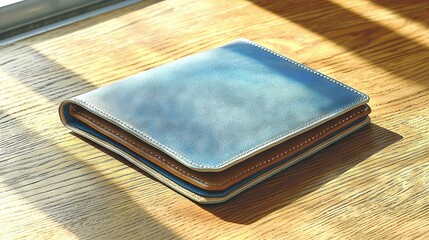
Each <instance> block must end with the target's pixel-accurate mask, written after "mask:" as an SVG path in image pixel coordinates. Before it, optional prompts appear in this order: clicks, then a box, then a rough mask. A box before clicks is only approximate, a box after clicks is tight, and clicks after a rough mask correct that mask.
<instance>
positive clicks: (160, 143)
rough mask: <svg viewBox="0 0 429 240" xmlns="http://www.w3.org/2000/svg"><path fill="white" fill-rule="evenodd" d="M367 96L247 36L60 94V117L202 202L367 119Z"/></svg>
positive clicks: (244, 185) (248, 183)
mask: <svg viewBox="0 0 429 240" xmlns="http://www.w3.org/2000/svg"><path fill="white" fill-rule="evenodd" d="M368 100H369V97H368V96H367V95H365V94H363V93H361V92H359V91H357V90H355V89H353V88H351V87H349V86H346V85H345V84H343V83H340V82H338V81H336V80H334V79H332V78H330V77H328V76H326V75H323V74H321V73H319V72H317V71H315V70H313V69H310V68H308V67H306V66H304V65H302V64H299V63H297V62H295V61H293V60H290V59H288V58H286V57H284V56H282V55H280V54H278V53H275V52H273V51H271V50H269V49H267V48H265V47H262V46H260V45H258V44H256V43H254V42H251V41H249V40H246V39H238V40H235V41H233V42H231V43H229V44H226V45H223V46H221V47H217V48H214V49H211V50H208V51H205V52H201V53H198V54H194V55H191V56H188V57H185V58H182V59H178V60H176V61H173V62H171V63H168V64H165V65H162V66H159V67H156V68H153V69H150V70H147V71H144V72H142V73H139V74H137V75H134V76H132V77H129V78H126V79H124V80H121V81H118V82H116V83H114V84H110V85H108V86H104V87H101V88H99V89H96V90H93V91H91V92H88V93H85V94H82V95H79V96H76V97H73V98H71V99H68V100H65V101H63V102H62V103H61V105H60V118H61V121H62V122H63V123H64V125H65V126H67V127H68V128H70V129H71V130H72V131H75V132H76V133H78V134H80V135H82V136H84V137H86V138H88V139H90V140H92V141H94V142H96V143H98V144H99V145H101V146H104V147H106V148H108V149H110V150H112V151H114V152H116V153H118V154H120V155H122V156H123V157H124V158H126V159H127V160H129V161H130V162H132V163H133V164H135V165H136V166H138V167H139V168H141V169H143V170H144V171H146V172H147V173H149V174H150V175H152V176H153V177H155V178H156V179H158V180H160V181H161V182H163V183H164V184H166V185H167V186H169V187H171V188H172V189H174V190H176V191H177V192H179V193H181V194H183V195H185V196H187V197H188V198H190V199H192V200H195V201H197V202H200V203H218V202H223V201H225V200H227V199H229V198H231V197H233V196H235V195H237V194H238V193H240V192H242V191H244V190H246V189H248V188H249V187H252V186H254V185H255V184H257V183H259V182H261V181H263V180H265V179H267V178H268V177H270V176H272V175H274V174H276V173H278V172H280V171H281V170H283V169H285V168H287V167H288V166H290V165H292V164H294V163H296V162H298V161H300V160H302V159H304V158H306V157H308V156H310V155H312V154H314V153H315V152H317V151H319V150H320V149H323V148H325V147H326V146H328V145H330V144H332V143H333V142H335V141H337V140H339V139H341V138H343V137H344V136H346V135H348V134H350V133H352V132H354V131H356V130H357V129H359V128H361V127H362V126H364V125H365V124H367V123H369V117H368V114H369V112H370V108H369V107H368V105H366V103H367V102H368Z"/></svg>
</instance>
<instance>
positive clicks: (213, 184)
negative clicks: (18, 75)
mask: <svg viewBox="0 0 429 240" xmlns="http://www.w3.org/2000/svg"><path fill="white" fill-rule="evenodd" d="M69 109H70V114H71V115H72V116H73V117H75V118H76V119H78V120H80V121H82V122H84V123H85V124H87V125H88V126H90V127H91V128H93V129H95V130H96V131H98V132H100V133H102V134H104V135H105V136H107V137H109V138H111V139H113V140H115V141H117V142H118V143H120V144H122V145H124V146H125V147H127V148H128V149H130V150H131V151H133V152H135V153H137V154H139V155H141V156H143V157H144V158H145V159H148V160H150V161H152V162H153V163H155V164H157V165H158V166H160V167H162V168H163V169H165V170H167V171H169V172H170V173H172V174H174V175H175V176H177V177H179V178H181V179H183V180H185V181H187V182H189V183H192V184H193V185H196V186H198V187H200V188H202V189H206V190H213V191H215V190H225V189H227V188H228V187H230V186H231V185H233V184H235V183H237V182H240V181H242V180H243V179H245V178H246V177H248V176H249V175H253V174H255V173H256V172H258V171H261V170H264V169H266V168H267V167H270V166H272V165H273V164H276V163H278V162H280V161H282V160H284V159H286V158H288V157H289V156H291V155H293V154H295V153H297V152H299V151H301V150H302V149H305V148H307V147H309V146H311V145H313V144H315V143H317V142H318V141H321V140H323V139H324V138H326V137H327V136H329V135H330V134H331V133H333V132H335V131H338V130H341V129H342V128H345V127H346V126H348V125H350V124H351V123H353V122H354V121H355V120H358V119H360V118H362V117H364V116H366V115H368V114H369V113H370V111H371V110H370V108H369V106H368V105H363V106H360V107H357V108H355V109H353V110H351V111H349V112H347V113H345V114H343V115H341V116H339V117H337V118H334V119H332V120H330V121H328V122H326V123H324V124H322V125H320V126H318V127H316V128H313V129H311V130H309V131H307V132H305V133H302V134H300V135H299V136H296V137H294V138H292V139H289V140H287V141H285V142H283V143H281V144H278V145H277V146H274V147H272V148H270V149H269V150H266V151H264V152H261V153H258V154H257V155H255V156H252V157H250V158H249V159H246V160H245V161H243V162H241V163H238V164H236V165H234V166H231V167H230V168H228V169H226V170H224V171H221V172H198V171H195V170H193V169H190V168H188V167H186V166H184V165H182V164H181V163H179V162H178V161H176V160H175V159H173V158H172V157H170V156H169V155H167V154H165V153H163V152H162V151H160V150H158V149H156V148H154V147H152V146H151V145H149V144H146V143H145V142H143V141H142V140H140V139H139V138H137V137H136V136H134V135H132V134H130V133H128V132H126V131H124V130H123V129H122V128H120V127H117V126H115V125H114V124H112V123H110V122H108V121H106V120H104V119H102V118H100V117H98V116H96V115H94V114H92V113H90V112H89V111H87V110H85V109H83V108H81V107H79V106H77V105H75V104H71V106H70V108H69Z"/></svg>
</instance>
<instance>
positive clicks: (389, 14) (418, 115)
mask: <svg viewBox="0 0 429 240" xmlns="http://www.w3.org/2000/svg"><path fill="white" fill-rule="evenodd" d="M428 25H429V4H427V1H424V0H422V1H408V0H403V1H391V0H373V1H371V0H365V1H341V0H332V1H328V0H313V1H306V2H304V1H300V0H293V1H255V2H252V1H245V0H234V1H231V0H223V1H219V0H212V1H179V0H177V1H160V2H158V1H144V2H142V3H138V4H135V5H132V6H129V7H127V8H124V9H120V10H116V11H114V12H110V13H108V14H104V15H101V16H97V17H94V18H91V19H88V20H85V21H82V22H79V23H76V24H73V25H70V26H67V27H63V28H61V29H57V30H55V31H51V32H48V33H45V34H42V35H39V36H36V37H32V38H30V39H26V40H23V41H20V42H16V43H14V44H12V45H10V46H5V47H1V48H0V81H1V89H0V124H1V125H0V126H1V135H0V136H1V137H0V238H1V239H8V238H24V237H28V238H42V239H43V238H45V239H51V238H56V239H73V238H76V239H94V238H99V239H106V238H108V239H110V238H115V239H147V238H160V239H168V238H184V239H214V238H239V239H241V238H245V237H249V238H257V239H261V238H269V239H270V238H273V237H278V238H287V239H295V238H297V237H298V238H302V239H306V238H341V239H343V238H351V239H362V238H363V239H385V238H393V237H399V238H416V237H421V238H425V237H426V239H427V238H429V162H428V160H429V157H428V154H429V127H428V123H429V97H428V94H429V50H428V49H429V29H428ZM239 37H245V38H248V39H250V40H253V41H256V42H258V43H260V44H262V45H265V46H267V47H269V48H271V49H273V50H275V51H277V52H280V53H282V54H284V55H287V56H289V57H290V58H292V59H295V60H297V61H299V62H302V63H304V64H306V65H308V66H310V67H312V68H315V69H317V70H320V71H321V72H323V73H325V74H327V75H330V76H332V77H334V78H336V79H338V80H340V81H342V82H344V83H346V84H348V85H351V86H353V87H355V88H357V89H359V90H361V91H363V92H365V93H367V94H369V95H370V96H371V101H370V105H371V106H372V108H373V113H372V114H371V116H372V121H373V123H372V124H371V125H369V126H367V127H365V128H364V129H362V130H360V131H358V132H357V133H355V134H353V135H352V136H349V137H347V138H345V139H343V140H342V141H341V142H338V143H336V144H334V145H332V146H331V147H329V148H328V149H326V150H323V151H322V152H320V153H317V154H316V155H315V156H313V157H310V158H308V159H306V160H305V161H303V162H301V163H299V164H297V165H295V166H293V167H291V168H290V169H288V170H285V171H283V172H281V173H280V174H278V175H276V176H274V177H272V178H271V179H269V180H268V181H265V182H264V183H262V184H259V185H258V186H256V187H254V188H253V189H251V190H248V191H246V192H245V193H243V194H240V195H239V196H237V197H235V198H234V199H232V200H230V201H228V202H227V203H225V204H220V205H214V206H202V205H198V204H196V203H194V202H192V201H190V200H188V199H186V198H185V197H183V196H181V195H180V194H178V193H176V192H174V191H173V190H171V189H169V188H168V187H165V186H164V185H163V184H161V183H159V182H158V181H156V180H154V179H153V178H151V177H149V176H148V175H147V174H145V173H144V172H142V171H140V170H138V169H136V168H135V167H133V166H131V165H130V164H128V163H127V162H126V161H125V160H124V159H123V158H121V157H119V156H117V155H115V154H113V153H112V152H110V151H108V150H106V149H103V148H102V147H99V146H97V145H95V144H92V143H91V142H89V141H87V140H85V139H83V138H81V137H78V136H77V135H75V134H72V133H70V131H69V130H67V129H66V128H64V127H63V126H62V124H61V123H60V121H59V118H58V112H57V107H58V104H59V103H60V101H62V100H63V99H65V98H68V97H71V96H74V95H78V94H81V93H84V92H87V91H90V90H92V89H95V88H98V87H101V86H104V85H107V84H109V83H113V82H115V81H117V80H118V79H121V78H123V77H126V76H130V75H132V74H135V73H138V72H140V71H143V70H146V69H150V68H153V67H155V66H158V65H161V64H164V63H167V62H170V61H172V60H175V59H178V58H180V57H183V56H186V55H189V54H191V53H194V52H199V51H202V50H205V49H209V48H212V47H215V46H218V45H221V44H223V43H226V42H228V41H231V40H233V39H235V38H239Z"/></svg>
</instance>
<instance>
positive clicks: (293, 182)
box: [196, 123, 403, 224]
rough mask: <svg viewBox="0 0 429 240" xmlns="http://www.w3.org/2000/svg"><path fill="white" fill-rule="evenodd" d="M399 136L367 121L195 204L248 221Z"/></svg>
mask: <svg viewBox="0 0 429 240" xmlns="http://www.w3.org/2000/svg"><path fill="white" fill-rule="evenodd" d="M402 138H403V137H402V136H401V135H399V134H397V133H394V132H392V131H390V130H387V129H385V128H383V127H380V126H378V125H376V124H373V123H371V124H369V125H367V126H365V127H363V128H362V129H360V130H358V131H357V132H355V133H353V134H351V135H350V136H347V137H345V138H343V139H341V140H340V141H338V142H337V143H334V144H332V145H331V146H329V147H327V148H326V149H323V150H321V151H320V152H318V153H315V154H314V155H313V156H311V157H309V158H306V159H304V160H302V161H301V162H299V163H297V164H295V165H293V166H291V167H290V168H287V169H285V170H283V171H281V172H280V173H278V174H276V175H274V176H273V177H271V178H269V179H267V180H266V181H264V182H262V183H260V184H258V185H256V186H254V187H252V188H250V189H248V190H246V191H245V192H243V193H241V194H239V195H237V196H235V197H234V198H232V199H231V200H229V201H227V202H224V203H220V204H215V205H201V204H196V205H198V206H200V207H201V208H203V209H204V210H206V211H208V212H210V213H212V214H214V215H216V216H217V217H219V218H221V219H223V220H224V221H228V222H234V223H238V224H251V223H253V222H255V221H257V220H259V219H261V218H263V217H264V216H266V215H268V214H270V213H272V212H274V211H276V210H278V209H281V208H284V207H286V206H287V205H289V204H291V203H293V202H294V201H296V200H298V199H299V198H301V197H303V196H305V195H307V194H309V193H311V192H313V191H315V190H317V189H319V188H320V187H322V186H323V185H325V184H326V183H328V182H329V181H331V180H333V179H335V178H337V177H338V176H340V175H341V174H343V173H344V172H346V171H347V170H349V169H351V168H353V167H354V166H355V165H357V164H359V163H360V162H362V161H365V160H366V159H368V158H369V157H370V156H372V155H374V154H376V153H377V152H379V151H382V150H383V149H384V148H386V147H388V146H390V145H392V144H393V143H395V142H397V141H399V140H401V139H402ZM362 149H365V150H364V151H362Z"/></svg>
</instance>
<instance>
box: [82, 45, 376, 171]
mask: <svg viewBox="0 0 429 240" xmlns="http://www.w3.org/2000/svg"><path fill="white" fill-rule="evenodd" d="M239 41H241V42H244V43H247V44H249V45H252V46H255V47H258V48H260V49H262V50H264V51H266V52H268V53H270V54H272V55H274V56H277V57H279V58H280V59H283V60H285V61H287V62H290V63H292V64H294V65H296V66H298V67H301V68H303V69H305V70H307V71H309V72H311V73H313V74H316V75H318V76H320V77H322V78H325V79H327V80H329V81H331V82H333V83H335V84H337V85H339V86H341V87H343V88H345V89H347V90H349V91H351V92H354V93H357V94H359V95H361V96H362V98H360V99H358V100H356V101H354V102H352V103H350V104H348V105H346V106H343V107H341V108H338V109H337V110H335V111H332V112H330V113H328V114H325V115H323V116H320V117H317V118H314V119H312V120H310V121H309V122H307V123H306V124H303V125H301V126H299V127H296V128H295V129H292V130H290V131H288V132H286V133H283V134H281V135H280V136H277V137H275V138H272V139H270V140H268V141H265V142H263V143H261V144H259V145H257V146H255V147H253V148H251V149H248V150H247V151H245V152H242V153H240V154H238V155H235V156H234V157H232V158H230V159H229V160H226V161H223V162H222V163H219V164H217V165H214V166H213V165H212V166H207V165H201V164H197V163H195V162H192V161H191V160H189V159H188V158H189V157H188V156H186V154H184V153H180V154H179V153H178V152H177V151H175V150H173V149H171V148H169V147H167V146H165V145H163V144H162V143H160V142H158V141H156V140H155V139H153V138H152V137H150V136H148V135H146V134H145V133H143V132H142V131H140V130H138V129H136V128H134V127H132V126H131V125H129V124H127V123H125V122H123V121H121V120H119V119H118V118H115V117H114V116H112V115H110V114H108V113H106V112H104V111H102V110H100V109H98V108H97V107H95V106H93V105H91V104H90V103H88V102H87V101H85V100H81V99H77V98H75V100H76V101H79V102H81V103H82V104H84V105H86V106H88V107H90V108H92V109H94V110H95V111H97V112H100V113H101V114H103V115H105V116H107V117H109V118H111V119H112V120H115V121H117V122H119V123H121V124H123V125H124V126H126V127H128V128H130V129H132V130H133V131H135V132H136V133H139V134H140V135H142V136H143V137H144V138H146V139H147V140H148V141H150V142H153V143H154V144H156V145H158V146H160V147H162V148H164V149H165V150H168V151H169V152H171V153H172V154H174V156H175V157H177V158H179V159H181V160H183V161H185V162H186V163H188V164H190V165H193V166H196V167H199V168H202V169H204V168H205V169H208V168H214V167H216V168H219V167H223V166H225V165H227V164H229V163H231V162H233V161H235V160H237V159H238V158H240V157H242V156H244V155H246V154H248V153H250V152H252V151H255V150H256V149H258V148H260V147H261V146H266V145H268V144H270V143H272V142H274V141H276V140H278V139H281V138H283V137H284V136H287V135H288V134H290V133H292V132H295V131H297V130H299V129H301V128H303V127H305V126H308V125H311V124H313V123H314V122H316V121H318V120H320V119H323V118H325V117H327V116H330V115H332V114H333V113H336V112H340V111H341V110H343V109H346V108H348V107H349V106H353V105H355V104H356V103H359V102H361V101H362V100H364V99H366V98H368V97H367V96H366V95H365V94H363V93H361V92H359V91H356V90H355V89H352V88H350V87H348V86H346V85H344V84H342V83H340V82H338V81H336V80H335V79H332V78H330V77H328V76H326V75H324V74H321V73H319V72H317V71H315V70H313V69H311V68H308V67H307V66H304V65H302V64H300V63H297V62H295V61H293V60H291V59H289V58H286V57H284V56H282V55H280V54H278V53H276V52H274V51H272V50H270V49H268V48H265V47H263V46H260V45H258V44H256V43H254V42H251V41H249V40H247V39H239Z"/></svg>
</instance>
